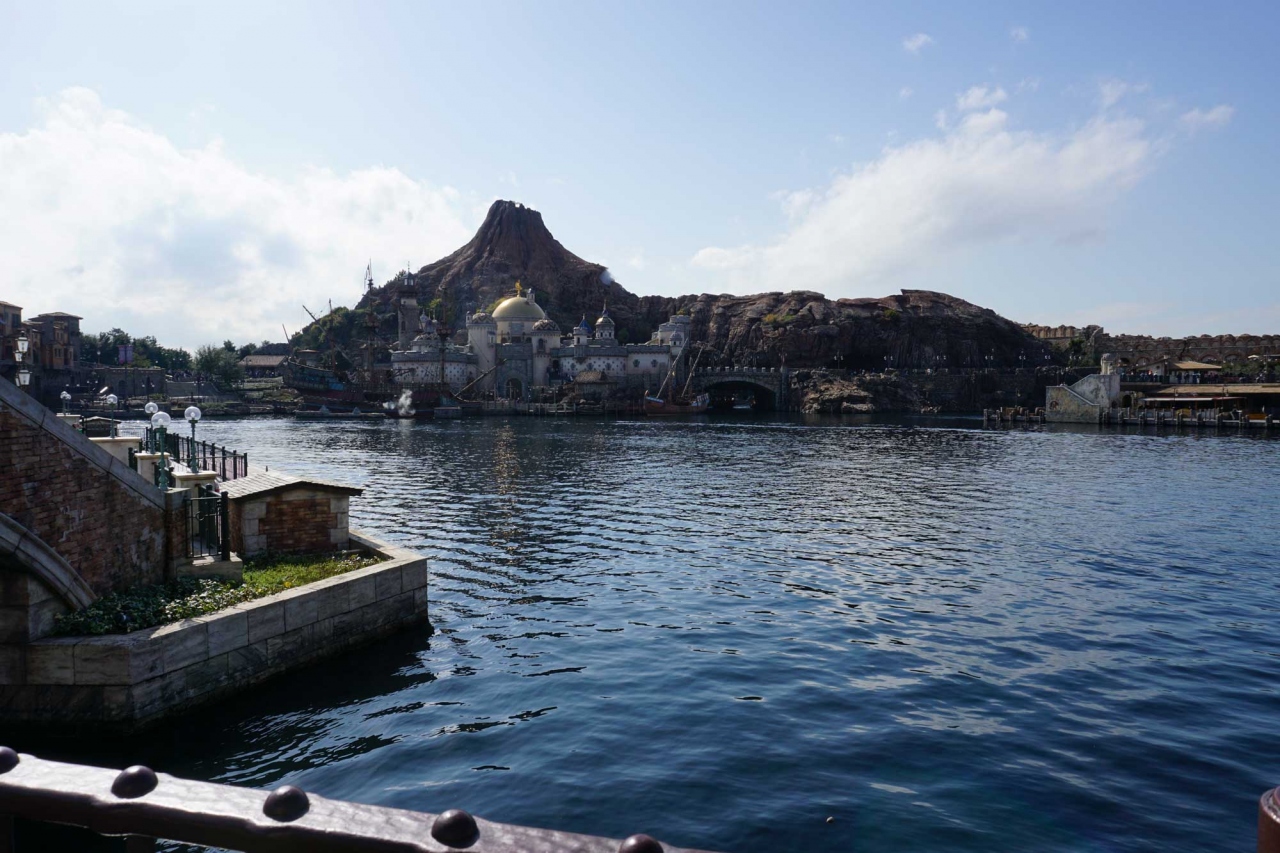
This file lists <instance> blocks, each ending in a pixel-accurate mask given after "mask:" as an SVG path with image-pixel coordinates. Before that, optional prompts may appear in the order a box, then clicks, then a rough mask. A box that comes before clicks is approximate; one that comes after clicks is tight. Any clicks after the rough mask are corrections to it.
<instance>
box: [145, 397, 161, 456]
mask: <svg viewBox="0 0 1280 853" xmlns="http://www.w3.org/2000/svg"><path fill="white" fill-rule="evenodd" d="M142 410H143V411H144V412H146V413H147V414H148V415H154V414H155V413H156V412H158V411H160V407H159V406H157V405H156V404H155V402H154V401H152V402H150V403H147V404H146V405H145V406H143V407H142ZM147 452H148V453H155V452H156V434H155V432H154V431H152V433H151V438H150V441H148V442H147Z"/></svg>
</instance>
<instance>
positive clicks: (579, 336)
mask: <svg viewBox="0 0 1280 853" xmlns="http://www.w3.org/2000/svg"><path fill="white" fill-rule="evenodd" d="M590 340H591V326H590V325H589V324H588V323H587V315H586V314H583V315H582V322H581V323H579V324H578V325H577V326H576V327H575V328H574V330H573V345H574V346H575V347H585V346H586V345H587V342H588V341H590Z"/></svg>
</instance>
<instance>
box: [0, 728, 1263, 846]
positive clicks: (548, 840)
mask: <svg viewBox="0 0 1280 853" xmlns="http://www.w3.org/2000/svg"><path fill="white" fill-rule="evenodd" d="M14 818H19V819H22V820H24V821H36V822H42V823H55V824H65V825H71V826H78V827H83V828H85V829H89V830H92V831H93V832H96V833H99V834H101V835H114V836H125V837H126V839H127V842H126V849H127V850H129V851H130V853H133V851H138V853H142V851H153V850H155V839H157V838H163V839H167V840H171V841H179V842H183V843H187V844H199V845H206V846H210V847H221V848H225V849H228V850H241V851H245V852H246V853H284V851H291V853H296V851H301V850H305V851H308V853H448V851H457V850H461V849H466V850H468V851H471V853H698V851H691V850H681V849H680V848H676V847H668V846H666V845H664V844H662V843H660V842H658V841H656V840H654V839H653V838H651V837H650V836H648V835H633V836H631V837H630V838H627V839H624V840H622V841H617V840H610V839H606V838H599V837H596V836H590V835H578V834H575V833H569V832H557V831H555V830H549V829H533V828H531V827H525V826H514V825H512V824H502V823H494V822H492V821H487V820H483V819H481V818H476V817H472V816H471V815H469V814H467V813H466V812H464V811H462V810H460V809H450V810H449V811H446V812H442V813H440V814H428V813H426V812H413V811H405V810H403V809H389V808H383V807H381V806H366V805H360V804H357V803H348V802H344V801H342V800H329V799H326V798H324V797H319V796H316V795H315V794H308V793H307V792H306V791H303V790H302V789H300V788H295V787H293V786H292V785H285V786H283V787H280V788H277V789H276V790H274V791H271V792H270V793H268V792H267V791H258V790H253V789H250V788H237V787H234V786H231V785H215V784H212V783H209V782H193V781H191V780H188V779H178V778H175V777H173V776H169V775H166V774H164V773H156V772H154V771H152V770H150V769H149V768H146V767H141V766H134V767H130V768H128V769H126V770H121V771H116V770H109V769H106V768H102V767H88V766H83V765H78V764H66V763H63V762H58V761H46V760H44V759H40V758H36V757H35V756H33V755H25V754H23V755H19V754H18V753H16V752H14V751H13V750H12V749H8V748H6V747H0V853H13V852H14V851H15V850H16V846H15V841H14V833H13V823H14ZM33 849H34V848H33ZM19 853H25V850H24V851H19ZM1267 853H1271V851H1267Z"/></svg>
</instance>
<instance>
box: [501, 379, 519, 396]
mask: <svg viewBox="0 0 1280 853" xmlns="http://www.w3.org/2000/svg"><path fill="white" fill-rule="evenodd" d="M503 390H504V391H505V392H506V395H507V399H508V400H523V399H524V383H523V382H521V381H520V380H519V379H517V378H515V377H514V376H512V377H511V378H510V379H508V380H507V384H506V387H505V388H504V389H503Z"/></svg>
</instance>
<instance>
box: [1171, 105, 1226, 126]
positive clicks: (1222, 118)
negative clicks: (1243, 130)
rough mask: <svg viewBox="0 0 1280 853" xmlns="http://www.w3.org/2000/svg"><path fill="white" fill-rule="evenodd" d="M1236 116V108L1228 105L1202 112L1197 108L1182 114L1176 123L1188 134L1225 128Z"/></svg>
mask: <svg viewBox="0 0 1280 853" xmlns="http://www.w3.org/2000/svg"><path fill="white" fill-rule="evenodd" d="M1235 114H1236V108H1235V107H1233V106H1231V105H1229V104H1218V105H1217V106H1216V107H1213V108H1212V109H1208V110H1202V109H1200V108H1199V107H1197V108H1196V109H1194V110H1190V111H1188V112H1185V113H1183V114H1182V116H1181V117H1179V119H1178V121H1180V122H1181V123H1182V126H1183V127H1184V128H1186V129H1187V131H1189V132H1190V133H1195V132H1196V131H1197V130H1213V129H1217V128H1219V127H1226V126H1227V124H1228V123H1229V122H1230V121H1231V118H1232V117H1233V116H1234V115H1235Z"/></svg>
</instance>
